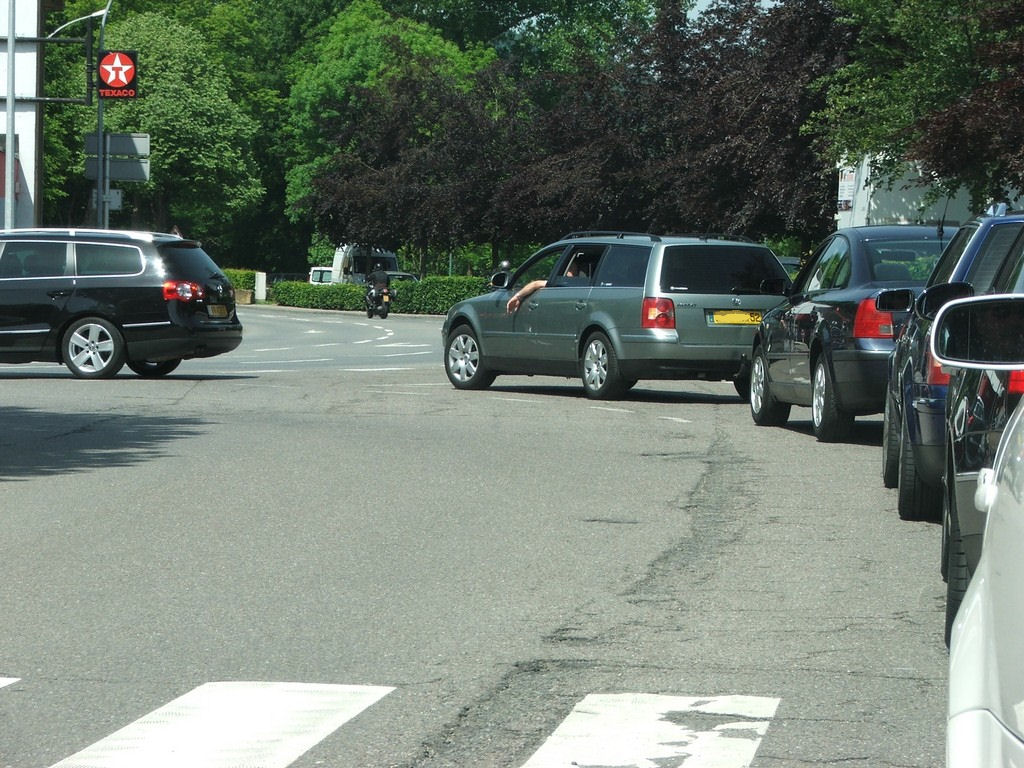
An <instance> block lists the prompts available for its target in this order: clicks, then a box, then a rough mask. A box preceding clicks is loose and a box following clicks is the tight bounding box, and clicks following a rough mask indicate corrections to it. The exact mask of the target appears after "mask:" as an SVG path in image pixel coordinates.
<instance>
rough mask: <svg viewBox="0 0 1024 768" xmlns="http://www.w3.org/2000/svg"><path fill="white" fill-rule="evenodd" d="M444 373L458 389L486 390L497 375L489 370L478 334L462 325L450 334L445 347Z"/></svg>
mask: <svg viewBox="0 0 1024 768" xmlns="http://www.w3.org/2000/svg"><path fill="white" fill-rule="evenodd" d="M444 359H445V365H444V371H445V373H446V374H448V381H450V382H451V383H452V386H454V387H455V388H456V389H486V388H487V387H489V386H490V385H491V384H492V383H494V378H495V374H494V373H492V372H491V371H490V370H488V368H487V365H486V364H485V362H484V356H483V353H482V352H481V351H480V343H479V342H478V341H477V338H476V334H475V333H474V332H473V329H472V328H470V327H469V326H468V325H460V326H458V327H456V328H455V329H454V330H452V332H451V333H449V334H448V339H447V341H446V342H445V347H444Z"/></svg>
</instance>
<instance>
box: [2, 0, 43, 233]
mask: <svg viewBox="0 0 1024 768" xmlns="http://www.w3.org/2000/svg"><path fill="white" fill-rule="evenodd" d="M12 2H13V3H15V22H14V32H15V35H16V36H17V37H40V36H41V35H40V34H39V25H40V17H41V10H40V4H41V3H40V0H6V2H4V3H3V4H2V8H3V10H2V11H0V49H2V50H0V93H2V94H3V95H4V96H7V88H8V71H9V70H8V67H9V66H10V60H11V57H10V56H9V54H8V50H7V35H8V29H9V17H10V3H12ZM39 67H40V57H39V44H38V43H17V44H16V45H15V49H14V95H15V110H14V111H15V114H14V135H15V137H16V153H17V154H16V157H17V160H18V162H16V163H15V174H17V177H16V195H15V201H16V202H15V207H14V226H18V227H31V226H35V225H36V224H37V221H36V197H37V194H38V187H39V175H38V172H37V170H38V169H37V163H38V159H39V157H40V155H41V151H42V150H41V147H39V146H38V142H39V141H41V139H42V136H41V133H40V130H39V125H40V119H41V115H40V111H41V105H39V104H38V103H35V102H25V101H18V99H19V98H34V97H37V96H39V95H40V94H39V93H38V87H39V82H40V72H39ZM0 109H2V110H3V112H2V114H0V152H3V151H4V147H5V146H6V136H7V131H8V127H9V126H8V125H7V123H8V119H7V111H6V110H7V105H6V103H5V102H0ZM5 187H6V184H5V183H4V169H3V166H0V221H2V219H3V218H4V215H5V213H6V205H5V204H4V201H3V194H4V189H5ZM3 223H4V225H5V226H6V225H7V223H6V222H3Z"/></svg>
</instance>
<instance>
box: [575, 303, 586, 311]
mask: <svg viewBox="0 0 1024 768" xmlns="http://www.w3.org/2000/svg"><path fill="white" fill-rule="evenodd" d="M586 308H587V302H585V301H577V302H576V309H577V310H583V309H586Z"/></svg>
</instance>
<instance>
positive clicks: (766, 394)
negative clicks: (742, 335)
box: [750, 347, 792, 427]
mask: <svg viewBox="0 0 1024 768" xmlns="http://www.w3.org/2000/svg"><path fill="white" fill-rule="evenodd" d="M791 408H792V406H791V405H790V404H789V403H780V402H779V401H778V400H776V399H775V395H773V394H772V390H771V383H770V382H769V381H768V359H767V357H766V356H765V353H764V350H763V349H762V348H761V347H758V348H757V349H756V350H755V351H754V362H753V364H752V365H751V368H750V416H751V417H752V418H753V419H754V423H755V424H757V425H758V426H762V427H781V426H782V425H783V424H785V423H786V422H787V421H788V420H789V412H790V410H791Z"/></svg>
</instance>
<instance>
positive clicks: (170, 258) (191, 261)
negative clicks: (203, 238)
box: [160, 243, 224, 281]
mask: <svg viewBox="0 0 1024 768" xmlns="http://www.w3.org/2000/svg"><path fill="white" fill-rule="evenodd" d="M160 255H161V256H162V257H163V260H164V266H165V267H166V268H167V272H168V275H169V276H171V277H176V278H178V279H181V280H196V281H199V280H208V279H210V278H211V277H220V278H223V277H224V273H223V272H221V269H220V267H218V266H217V265H216V264H215V263H214V261H213V259H211V258H210V256H209V255H208V254H207V253H206V251H204V250H203V249H202V248H200V247H198V246H196V245H193V244H185V243H183V244H181V245H177V244H173V243H168V244H166V245H161V246H160Z"/></svg>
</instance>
